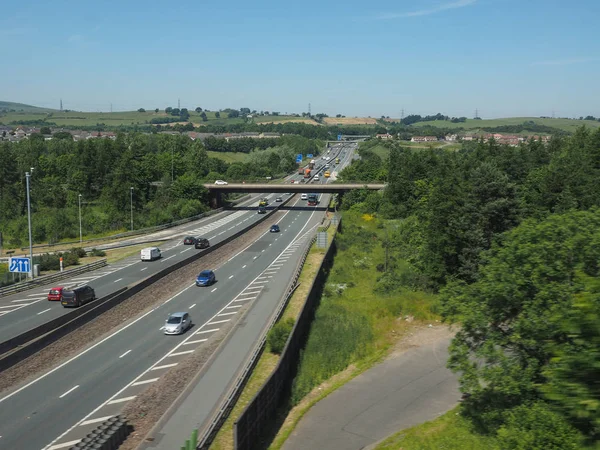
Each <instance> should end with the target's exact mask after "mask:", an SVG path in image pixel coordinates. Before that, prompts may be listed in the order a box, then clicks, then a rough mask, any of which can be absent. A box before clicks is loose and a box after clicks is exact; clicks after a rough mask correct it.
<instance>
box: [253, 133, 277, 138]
mask: <svg viewBox="0 0 600 450" xmlns="http://www.w3.org/2000/svg"><path fill="white" fill-rule="evenodd" d="M258 137H259V138H261V139H266V138H270V139H272V138H278V137H281V135H280V134H279V133H272V132H264V133H260V134H259V135H258Z"/></svg>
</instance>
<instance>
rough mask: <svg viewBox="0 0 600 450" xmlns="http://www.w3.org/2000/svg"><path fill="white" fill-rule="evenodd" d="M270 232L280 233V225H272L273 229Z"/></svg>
mask: <svg viewBox="0 0 600 450" xmlns="http://www.w3.org/2000/svg"><path fill="white" fill-rule="evenodd" d="M269 231H270V232H271V233H279V225H271V229H270V230H269Z"/></svg>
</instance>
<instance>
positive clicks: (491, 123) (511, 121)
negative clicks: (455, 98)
mask: <svg viewBox="0 0 600 450" xmlns="http://www.w3.org/2000/svg"><path fill="white" fill-rule="evenodd" d="M530 120H531V121H533V122H535V123H536V124H538V125H545V126H548V127H553V128H558V129H561V130H564V131H568V132H573V131H575V130H576V129H577V128H578V127H580V126H581V125H586V126H588V127H590V128H598V127H600V122H597V121H593V120H572V119H540V118H537V117H508V118H504V119H489V120H473V119H467V121H466V122H464V123H452V122H450V121H446V120H434V121H430V122H417V123H415V124H413V126H414V127H423V126H426V125H431V126H434V127H439V128H461V127H462V128H464V129H465V130H473V131H476V130H478V129H480V128H482V127H499V126H503V125H521V124H522V123H523V122H527V121H530ZM511 134H512V133H511ZM527 134H531V132H528V133H527ZM540 134H543V133H540Z"/></svg>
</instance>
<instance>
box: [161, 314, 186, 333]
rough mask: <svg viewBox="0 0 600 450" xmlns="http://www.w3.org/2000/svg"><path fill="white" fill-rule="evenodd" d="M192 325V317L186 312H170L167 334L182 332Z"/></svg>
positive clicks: (165, 328) (166, 323)
mask: <svg viewBox="0 0 600 450" xmlns="http://www.w3.org/2000/svg"><path fill="white" fill-rule="evenodd" d="M191 326H192V318H191V317H190V315H189V314H188V313H186V312H177V313H172V314H169V317H167V320H166V321H165V326H164V330H165V334H181V333H183V332H184V331H186V330H187V329H189V328H190V327H191Z"/></svg>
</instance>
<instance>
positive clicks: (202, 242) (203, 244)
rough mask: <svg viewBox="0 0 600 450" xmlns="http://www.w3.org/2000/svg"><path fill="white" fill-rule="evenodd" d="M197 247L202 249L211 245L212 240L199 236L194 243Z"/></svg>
mask: <svg viewBox="0 0 600 450" xmlns="http://www.w3.org/2000/svg"><path fill="white" fill-rule="evenodd" d="M194 247H195V248H198V249H202V248H208V247H210V242H208V239H206V238H198V239H196V243H195V244H194Z"/></svg>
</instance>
